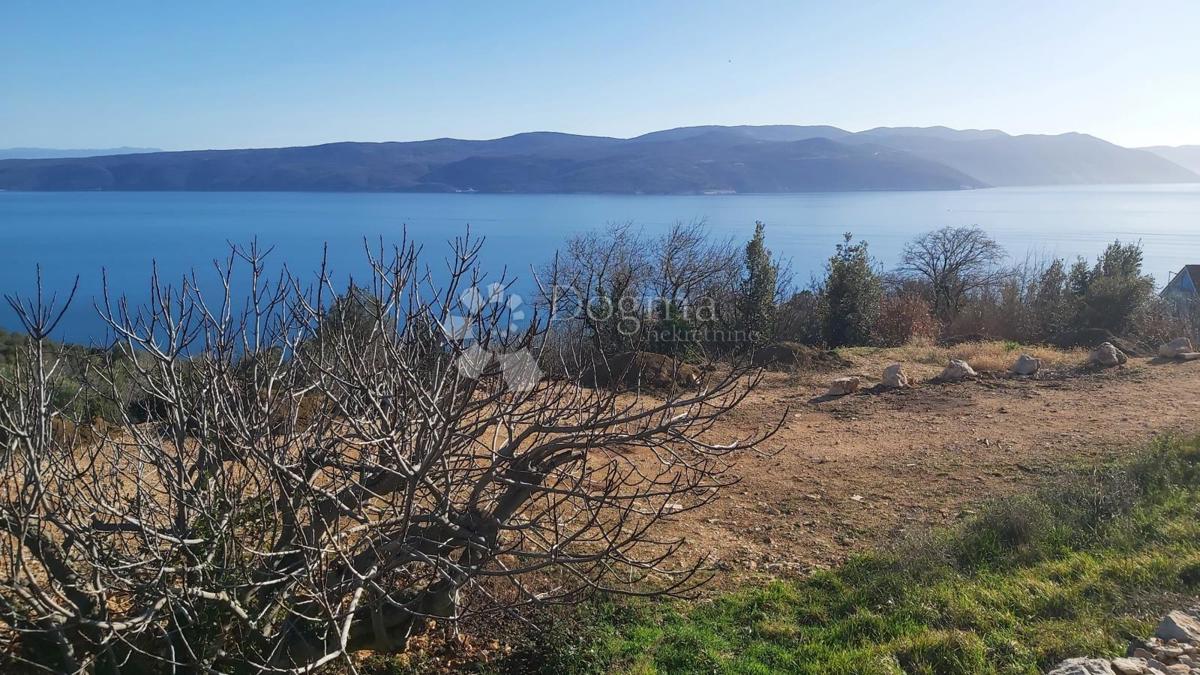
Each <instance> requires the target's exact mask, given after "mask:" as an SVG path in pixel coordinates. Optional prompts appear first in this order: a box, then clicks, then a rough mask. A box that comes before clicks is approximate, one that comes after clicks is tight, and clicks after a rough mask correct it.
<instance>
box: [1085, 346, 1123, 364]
mask: <svg viewBox="0 0 1200 675" xmlns="http://www.w3.org/2000/svg"><path fill="white" fill-rule="evenodd" d="M1128 360H1129V359H1128V358H1127V357H1126V356H1125V354H1123V353H1122V352H1121V350H1120V349H1117V348H1116V347H1114V346H1113V343H1111V342H1101V343H1100V346H1099V347H1096V350H1095V351H1093V352H1092V356H1091V359H1090V361H1091V362H1092V363H1094V364H1096V365H1099V366H1103V367H1104V368H1112V367H1113V366H1119V365H1121V364H1122V363H1125V362H1126V361H1128Z"/></svg>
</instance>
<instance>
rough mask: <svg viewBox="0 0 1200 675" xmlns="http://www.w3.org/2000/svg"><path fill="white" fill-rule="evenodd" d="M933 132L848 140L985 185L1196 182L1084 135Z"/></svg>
mask: <svg viewBox="0 0 1200 675" xmlns="http://www.w3.org/2000/svg"><path fill="white" fill-rule="evenodd" d="M934 129H937V130H938V131H937V132H936V133H919V132H920V131H922V130H911V129H909V130H905V129H883V130H881V129H872V130H871V131H864V132H861V133H858V134H854V136H852V137H851V140H855V139H860V140H868V141H870V142H873V143H882V144H886V145H887V146H888V147H892V148H897V149H901V150H907V151H909V152H911V153H913V154H915V155H918V156H921V157H924V158H926V159H929V160H932V161H935V162H941V163H942V164H945V165H947V166H950V167H953V168H955V169H958V170H959V171H962V172H963V173H966V174H968V175H970V176H973V177H974V178H976V179H978V180H980V181H982V182H984V183H987V184H989V185H1076V184H1105V183H1187V182H1193V181H1200V176H1197V175H1196V173H1194V172H1192V171H1189V170H1188V169H1185V168H1184V167H1181V166H1179V165H1178V164H1175V163H1173V162H1170V161H1168V160H1166V159H1163V158H1162V157H1159V156H1157V155H1155V154H1153V153H1150V152H1146V151H1144V150H1131V149H1129V148H1123V147H1121V146H1119V145H1113V144H1112V143H1109V142H1108V141H1104V140H1101V139H1099V138H1096V137H1095V136H1088V135H1087V134H1076V133H1069V134H1060V135H1057V136H1040V135H1024V136H1009V135H1008V134H1006V133H1004V132H1001V131H961V132H955V131H954V130H951V129H944V128H937V127H935V128H934ZM924 131H926V132H928V131H930V130H924ZM947 132H949V133H947Z"/></svg>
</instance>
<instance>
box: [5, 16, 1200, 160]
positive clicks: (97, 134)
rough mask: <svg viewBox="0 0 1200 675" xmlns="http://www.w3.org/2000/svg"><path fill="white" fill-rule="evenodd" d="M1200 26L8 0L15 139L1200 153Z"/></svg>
mask: <svg viewBox="0 0 1200 675" xmlns="http://www.w3.org/2000/svg"><path fill="white" fill-rule="evenodd" d="M839 5H848V6H839ZM1198 27H1200V2H1197V1H1196V0H1179V1H1173V0H1168V1H1163V2H1154V1H1150V2H1132V1H1129V2H1112V1H1109V0H1089V1H1086V2H1083V1H1074V0H1071V1H1063V2H1046V1H1045V0H1042V1H1041V2H1024V1H1022V0H1008V1H1006V2H962V1H961V0H960V1H958V2H944V3H943V2H936V3H935V2H917V1H916V0H910V1H904V2H866V1H864V2H854V3H832V2H821V3H804V2H798V1H795V0H793V1H791V2H760V1H758V0H737V1H736V2H705V1H703V0H687V1H682V0H681V1H678V2H653V1H651V0H643V1H642V2H619V1H615V0H614V1H606V2H596V3H583V2H573V1H571V2H564V1H562V0H558V1H555V2H515V1H514V2H505V3H497V2H488V3H483V2H480V3H472V2H453V1H450V2H425V3H416V2H412V3H409V2H396V1H392V2H356V1H353V0H339V1H336V2H334V1H330V0H321V1H318V2H309V1H300V0H292V1H290V2H266V1H264V2H224V1H222V0H210V1H206V2H195V3H182V2H166V3H164V2H161V1H156V2H141V1H137V0H123V1H122V2H95V1H94V0H88V1H87V2H67V1H62V2H37V1H33V0H28V1H26V0H2V2H0V147H11V146H34V147H54V148H103V147H114V146H121V145H129V146H140V147H158V148H164V149H170V150H176V149H193V148H235V147H275V146H287V145H310V144H316V143H324V142H331V141H343V140H358V141H384V140H416V139H424V138H437V137H444V136H452V137H458V138H494V137H499V136H505V135H509V134H513V133H519V132H522V131H533V130H550V131H565V132H572V133H581V134H597V135H607V136H622V137H626V136H633V135H637V134H640V133H644V132H647V131H652V130H657V129H664V128H671V127H678V126H689V125H695V124H832V125H835V126H839V127H842V128H845V129H850V130H860V129H867V128H872V127H876V126H899V125H906V126H907V125H916V126H927V125H935V124H941V125H946V126H951V127H956V128H999V129H1003V130H1005V131H1008V132H1010V133H1063V132H1067V131H1080V132H1084V133H1090V134H1094V135H1096V136H1100V137H1101V138H1105V139H1107V140H1110V141H1113V142H1115V143H1119V144H1122V145H1127V146H1142V145H1157V144H1164V145H1179V144H1200V37H1198V36H1200V33H1198V31H1200V28H1198Z"/></svg>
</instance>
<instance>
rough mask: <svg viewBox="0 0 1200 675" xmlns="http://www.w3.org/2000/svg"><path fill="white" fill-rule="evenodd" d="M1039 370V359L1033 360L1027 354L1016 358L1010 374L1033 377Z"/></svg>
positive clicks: (1040, 367)
mask: <svg viewBox="0 0 1200 675" xmlns="http://www.w3.org/2000/svg"><path fill="white" fill-rule="evenodd" d="M1041 369H1042V360H1041V359H1038V358H1034V357H1032V356H1030V355H1028V354H1022V355H1021V356H1020V357H1018V358H1017V362H1016V363H1014V364H1013V367H1012V372H1013V374H1014V375H1033V374H1035V373H1037V371H1039V370H1041Z"/></svg>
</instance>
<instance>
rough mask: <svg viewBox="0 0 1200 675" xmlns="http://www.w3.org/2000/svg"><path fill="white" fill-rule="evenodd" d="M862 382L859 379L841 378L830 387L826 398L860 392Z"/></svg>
mask: <svg viewBox="0 0 1200 675" xmlns="http://www.w3.org/2000/svg"><path fill="white" fill-rule="evenodd" d="M859 384H860V381H859V379H858V378H857V377H839V378H837V379H836V380H834V381H833V383H832V384H830V385H829V391H827V392H825V395H826V396H845V395H847V394H853V393H854V392H856V391H858V385H859Z"/></svg>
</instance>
